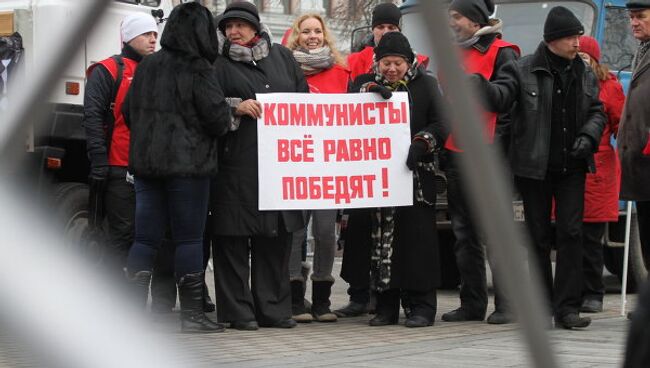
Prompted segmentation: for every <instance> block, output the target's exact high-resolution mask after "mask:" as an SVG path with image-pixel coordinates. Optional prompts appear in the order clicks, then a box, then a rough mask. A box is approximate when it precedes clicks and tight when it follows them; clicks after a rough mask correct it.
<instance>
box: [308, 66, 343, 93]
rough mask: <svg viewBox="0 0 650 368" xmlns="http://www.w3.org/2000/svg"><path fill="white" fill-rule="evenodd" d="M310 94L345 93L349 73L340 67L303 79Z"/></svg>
mask: <svg viewBox="0 0 650 368" xmlns="http://www.w3.org/2000/svg"><path fill="white" fill-rule="evenodd" d="M305 78H306V79H307V84H309V92H311V93H347V92H348V83H349V82H350V71H349V70H347V69H345V68H344V67H342V66H340V65H336V64H335V65H334V66H333V67H331V68H329V69H327V70H324V71H322V72H320V73H317V74H312V75H308V76H306V77H305Z"/></svg>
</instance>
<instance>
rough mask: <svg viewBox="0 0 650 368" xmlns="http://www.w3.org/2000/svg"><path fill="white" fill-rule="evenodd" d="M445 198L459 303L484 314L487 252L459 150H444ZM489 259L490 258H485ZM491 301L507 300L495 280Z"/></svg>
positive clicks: (502, 303) (501, 305)
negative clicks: (457, 272) (458, 289)
mask: <svg viewBox="0 0 650 368" xmlns="http://www.w3.org/2000/svg"><path fill="white" fill-rule="evenodd" d="M447 156H448V157H447V160H448V161H447V162H446V167H445V175H446V176H447V201H448V205H449V216H450V218H451V227H452V231H453V232H454V236H455V237H456V243H455V244H454V254H455V255H456V265H457V266H458V271H459V273H460V279H461V284H460V306H461V308H463V309H464V310H466V311H468V312H469V313H471V314H472V315H477V316H484V315H485V312H486V310H487V304H488V292H487V276H486V268H485V261H486V253H485V247H484V246H483V244H482V243H481V239H480V236H479V232H478V231H479V229H478V224H477V222H476V218H474V216H473V212H474V211H472V209H471V207H470V205H469V203H468V195H469V193H466V191H465V187H464V184H463V177H462V174H461V172H460V170H461V169H460V167H459V164H460V163H459V162H458V160H459V159H460V158H459V157H458V154H454V153H450V152H448V153H447ZM488 262H489V259H488ZM489 263H490V266H492V262H489ZM493 284H494V291H495V293H494V304H495V309H496V310H498V311H502V312H503V311H507V310H508V304H507V302H506V299H505V298H504V296H503V294H502V292H501V289H499V288H498V285H497V282H496V281H494V282H493Z"/></svg>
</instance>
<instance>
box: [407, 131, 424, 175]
mask: <svg viewBox="0 0 650 368" xmlns="http://www.w3.org/2000/svg"><path fill="white" fill-rule="evenodd" d="M428 151H429V147H428V146H427V143H426V142H425V141H423V140H419V139H416V140H414V141H413V142H411V147H409V155H408V157H407V158H406V166H407V167H408V168H409V170H411V171H415V169H416V168H417V167H418V162H419V161H420V159H421V158H422V156H424V155H425V154H426V153H427V152H428Z"/></svg>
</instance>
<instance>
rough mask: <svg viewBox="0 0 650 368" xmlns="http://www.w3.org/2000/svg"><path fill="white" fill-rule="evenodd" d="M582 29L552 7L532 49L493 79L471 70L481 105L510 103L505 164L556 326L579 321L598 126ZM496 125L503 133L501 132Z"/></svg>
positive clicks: (583, 322)
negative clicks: (589, 176)
mask: <svg viewBox="0 0 650 368" xmlns="http://www.w3.org/2000/svg"><path fill="white" fill-rule="evenodd" d="M583 33H584V29H583V26H582V24H581V23H580V21H579V20H578V19H577V18H576V16H575V15H574V14H573V13H572V12H571V11H570V10H569V9H567V8H564V7H561V6H558V7H555V8H553V9H551V11H550V12H549V14H548V17H547V18H546V22H545V24H544V42H542V43H541V44H540V45H539V47H538V48H537V51H535V53H534V54H533V55H529V56H526V57H523V58H521V59H519V60H517V61H514V62H509V63H507V64H506V65H504V67H503V68H501V70H500V71H499V72H497V74H498V75H497V77H496V79H495V80H494V81H493V82H487V81H486V80H485V78H483V77H482V76H480V75H477V74H475V76H476V78H477V82H478V81H480V82H478V83H477V84H480V85H482V87H483V88H484V90H485V92H486V97H487V98H486V100H487V105H488V108H489V109H490V110H492V111H497V112H507V111H509V110H510V109H511V108H512V106H513V104H515V103H516V107H515V108H514V110H513V120H512V124H511V129H509V132H512V134H511V136H512V139H511V149H510V155H511V157H510V158H511V165H512V170H513V173H514V175H515V183H516V185H517V188H518V190H519V192H520V193H521V195H522V197H523V201H524V214H525V216H526V223H527V225H528V227H529V230H530V232H531V237H532V240H533V249H532V252H531V255H532V257H533V259H536V262H537V265H538V268H539V270H540V271H541V275H542V280H543V282H544V284H545V287H546V291H547V292H548V298H549V301H552V310H553V316H554V319H555V324H556V326H557V327H563V328H567V329H571V328H575V327H578V328H584V327H587V326H588V325H589V324H590V323H591V320H590V319H589V318H583V317H580V315H579V309H580V306H581V304H582V299H581V290H582V216H583V207H584V201H583V196H584V188H585V177H586V172H587V170H588V169H590V170H591V169H592V168H593V154H594V152H595V151H596V148H597V147H598V142H599V140H600V136H601V134H602V132H603V129H604V126H605V115H604V114H603V111H602V103H601V102H600V101H599V100H598V80H597V79H596V76H595V75H594V74H593V72H592V71H591V69H589V68H587V67H586V66H585V64H584V63H583V62H582V61H581V59H580V58H577V57H576V56H577V54H578V47H579V36H580V35H581V34H583ZM509 132H508V131H504V132H503V133H504V134H508V133H509ZM553 199H555V219H556V221H555V224H556V241H555V246H556V249H557V257H556V272H555V283H553V273H552V268H551V260H550V252H551V239H552V238H553V236H552V234H551V229H552V228H551V208H552V203H553Z"/></svg>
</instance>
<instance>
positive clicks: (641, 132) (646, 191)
mask: <svg viewBox="0 0 650 368" xmlns="http://www.w3.org/2000/svg"><path fill="white" fill-rule="evenodd" d="M649 139H650V51H648V52H646V54H645V56H644V57H643V59H641V60H639V62H638V66H637V68H636V69H635V71H634V73H633V74H632V80H631V81H630V88H629V90H628V93H627V101H626V102H625V109H624V110H623V118H622V119H621V124H620V126H619V128H618V152H619V157H620V160H621V197H620V199H622V200H632V201H650V155H644V154H643V153H642V152H643V149H644V148H645V147H646V145H648V140H649ZM649 147H650V146H649Z"/></svg>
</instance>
